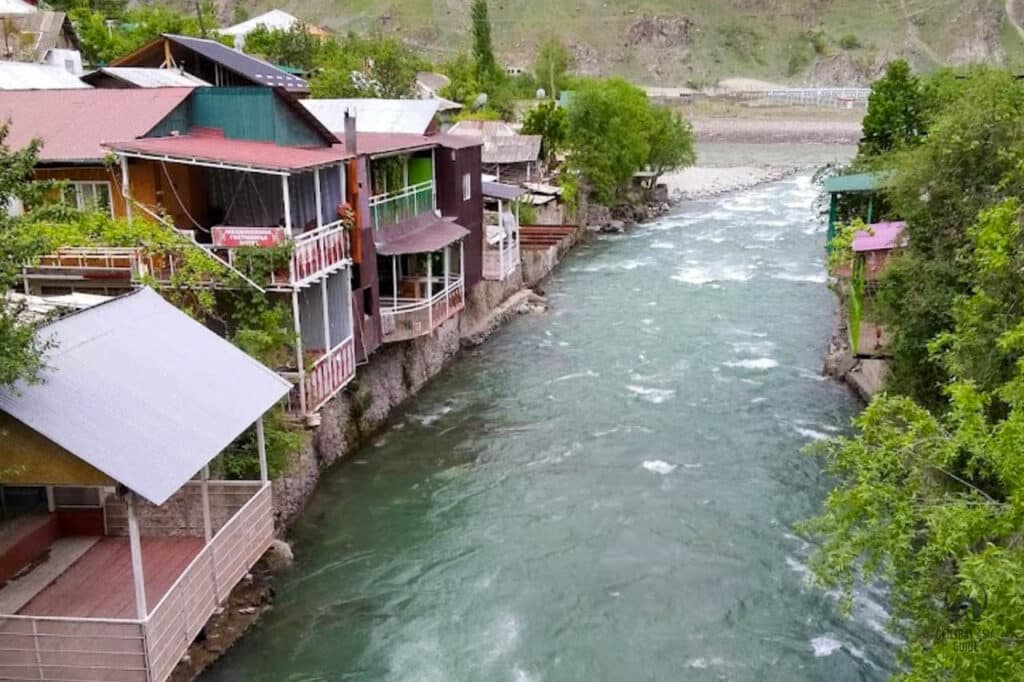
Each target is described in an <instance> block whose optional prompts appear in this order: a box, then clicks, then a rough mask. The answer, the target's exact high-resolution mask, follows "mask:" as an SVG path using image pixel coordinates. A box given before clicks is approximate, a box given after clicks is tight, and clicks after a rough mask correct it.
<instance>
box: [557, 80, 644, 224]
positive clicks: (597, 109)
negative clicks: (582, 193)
mask: <svg viewBox="0 0 1024 682" xmlns="http://www.w3.org/2000/svg"><path fill="white" fill-rule="evenodd" d="M651 122H652V113H651V106H650V103H649V102H648V100H647V95H646V94H645V93H644V91H643V90H640V89H639V88H637V87H636V86H634V85H631V84H630V83H628V82H627V81H625V80H623V79H621V78H609V79H607V80H593V81H590V82H588V83H587V84H586V85H584V87H582V88H580V89H579V90H577V91H576V96H575V99H574V100H573V104H572V107H571V108H570V109H569V135H568V147H569V150H570V152H571V154H570V156H569V168H570V170H572V171H574V172H578V173H579V174H580V175H581V176H582V177H583V178H585V179H586V182H587V186H588V189H589V191H590V194H591V196H593V198H594V199H596V200H597V201H599V202H601V203H603V204H610V203H612V202H613V201H615V199H616V198H617V196H618V194H619V192H620V191H621V190H622V189H623V188H625V187H627V186H628V184H629V181H630V179H631V178H632V177H633V174H634V173H635V172H636V171H637V170H639V169H640V168H643V167H644V165H645V164H646V163H647V162H648V160H649V159H650V158H651V148H650V143H649V140H648V130H649V129H650V126H651Z"/></svg>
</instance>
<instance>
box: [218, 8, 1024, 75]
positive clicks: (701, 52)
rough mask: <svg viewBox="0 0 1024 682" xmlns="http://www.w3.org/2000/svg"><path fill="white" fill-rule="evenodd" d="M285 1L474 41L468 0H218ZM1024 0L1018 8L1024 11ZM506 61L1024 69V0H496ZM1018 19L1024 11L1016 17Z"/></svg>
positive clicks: (739, 68)
mask: <svg viewBox="0 0 1024 682" xmlns="http://www.w3.org/2000/svg"><path fill="white" fill-rule="evenodd" d="M235 2H240V3H242V4H243V5H244V6H245V8H246V9H247V10H248V11H250V12H251V13H255V12H258V11H261V10H263V9H266V8H267V7H268V6H271V5H274V6H279V7H281V8H282V9H285V10H287V11H290V12H292V13H293V14H295V15H297V16H300V17H303V18H305V19H307V20H308V21H311V22H315V23H318V24H321V25H324V26H326V27H329V28H332V29H334V30H338V31H344V30H349V29H352V30H359V31H364V30H382V31H385V32H390V33H394V34H396V35H399V36H401V37H403V38H404V39H406V40H408V41H410V42H412V43H415V44H416V45H418V46H420V47H421V48H422V49H423V50H424V52H425V53H426V54H428V55H430V57H431V58H434V59H436V60H441V59H443V58H444V57H445V56H446V55H448V54H450V53H452V52H453V51H455V50H459V49H465V48H467V47H468V43H469V38H468V24H469V18H468V14H469V5H470V0H301V1H300V0H279V1H278V2H277V3H271V2H267V0H258V1H257V2H251V1H250V0H220V5H221V7H222V9H223V11H224V14H225V16H230V13H231V9H232V7H233V4H234V3H235ZM1018 5H1020V7H1018ZM490 6H491V17H492V21H493V25H494V34H495V41H496V44H497V47H498V50H499V52H500V55H501V57H502V58H503V59H504V61H505V63H506V64H507V65H511V66H520V67H528V66H529V65H530V64H531V62H532V53H533V49H534V46H535V45H536V44H537V42H538V41H539V40H541V39H542V38H543V37H545V36H546V35H548V34H550V33H555V34H557V35H559V36H560V37H561V38H562V39H563V40H564V41H565V42H566V43H567V44H568V45H570V46H571V47H572V50H573V52H574V53H575V55H576V60H577V68H578V69H579V70H580V71H583V72H585V73H590V74H619V75H624V76H627V77H630V78H632V79H634V80H636V81H637V82H639V83H643V84H647V85H670V86H682V85H688V84H689V85H704V84H710V83H714V82H716V81H718V80H720V79H723V78H728V77H730V76H744V77H749V78H760V79H766V80H771V81H777V82H786V83H794V84H797V83H813V84H820V85H826V84H843V85H846V84H854V83H864V82H867V81H869V80H870V79H871V78H872V77H873V76H874V75H876V74H877V73H878V72H879V70H880V69H881V68H883V66H884V64H885V62H886V61H887V60H888V59H890V58H892V57H895V56H905V57H907V58H909V59H910V60H911V61H912V62H913V63H914V64H915V65H917V66H918V67H920V68H924V69H927V68H930V67H934V66H936V65H938V64H943V63H963V62H969V61H978V60H984V61H989V62H994V63H999V64H1005V65H1007V66H1011V67H1021V68H1024V29H1021V28H1020V23H1019V21H1018V19H1019V18H1024V0H619V1H618V2H608V1H606V0H567V1H566V2H552V1H551V0H491V5H490ZM1018 15H1020V17H1019V18H1018Z"/></svg>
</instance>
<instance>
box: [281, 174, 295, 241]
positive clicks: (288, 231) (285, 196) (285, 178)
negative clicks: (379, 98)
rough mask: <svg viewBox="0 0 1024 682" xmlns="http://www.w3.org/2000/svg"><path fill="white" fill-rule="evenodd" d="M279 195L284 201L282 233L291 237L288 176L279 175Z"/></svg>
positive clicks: (290, 199) (290, 203)
mask: <svg viewBox="0 0 1024 682" xmlns="http://www.w3.org/2000/svg"><path fill="white" fill-rule="evenodd" d="M281 195H282V197H283V201H284V216H283V217H284V233H285V234H286V235H287V236H288V238H289V239H291V238H292V198H291V196H289V194H288V176H287V175H282V176H281Z"/></svg>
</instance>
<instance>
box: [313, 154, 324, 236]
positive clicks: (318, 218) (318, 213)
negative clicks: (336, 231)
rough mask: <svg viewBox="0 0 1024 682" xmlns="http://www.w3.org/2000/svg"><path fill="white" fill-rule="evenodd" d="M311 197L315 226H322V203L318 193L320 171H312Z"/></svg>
mask: <svg viewBox="0 0 1024 682" xmlns="http://www.w3.org/2000/svg"><path fill="white" fill-rule="evenodd" d="M313 197H314V199H315V201H316V226H317V227H323V226H324V203H323V196H322V195H321V193H320V169H319V168H314V169H313Z"/></svg>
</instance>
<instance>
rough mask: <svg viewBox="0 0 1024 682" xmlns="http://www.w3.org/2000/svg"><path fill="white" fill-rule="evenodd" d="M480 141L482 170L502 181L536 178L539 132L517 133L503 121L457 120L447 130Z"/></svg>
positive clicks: (510, 181)
mask: <svg viewBox="0 0 1024 682" xmlns="http://www.w3.org/2000/svg"><path fill="white" fill-rule="evenodd" d="M448 134H449V135H461V136H465V137H470V138H474V139H477V140H479V141H481V142H482V143H483V156H482V163H483V172H485V173H491V174H493V175H494V176H495V177H497V179H498V180H500V181H501V182H507V183H510V184H520V183H523V182H529V181H530V180H533V179H539V177H538V176H539V173H538V170H539V164H540V143H541V136H540V135H520V134H519V133H517V132H516V131H515V130H514V129H513V128H512V126H510V125H509V124H508V123H505V122H504V121H459V122H458V123H456V124H455V125H453V126H452V127H451V128H450V129H449V130H448Z"/></svg>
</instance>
